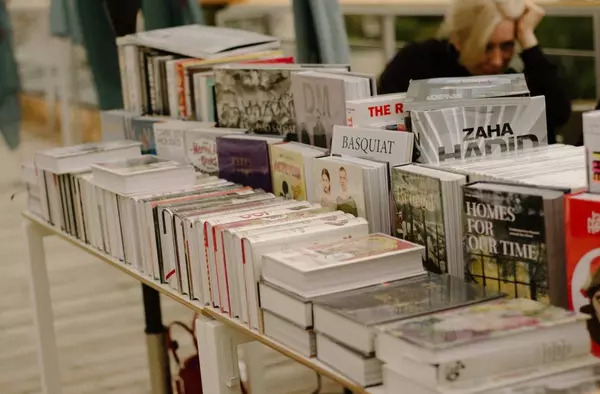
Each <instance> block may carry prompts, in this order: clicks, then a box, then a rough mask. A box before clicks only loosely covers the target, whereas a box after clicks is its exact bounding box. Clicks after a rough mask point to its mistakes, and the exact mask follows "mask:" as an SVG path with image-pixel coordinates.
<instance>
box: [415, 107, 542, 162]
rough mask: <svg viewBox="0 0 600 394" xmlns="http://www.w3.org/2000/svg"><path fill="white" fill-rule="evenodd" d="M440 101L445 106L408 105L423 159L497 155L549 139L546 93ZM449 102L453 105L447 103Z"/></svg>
mask: <svg viewBox="0 0 600 394" xmlns="http://www.w3.org/2000/svg"><path fill="white" fill-rule="evenodd" d="M439 103H441V104H438V106H442V105H443V106H444V107H442V108H435V109H427V110H425V109H417V108H415V109H411V111H410V118H411V120H410V126H411V131H412V132H414V133H415V139H416V145H417V148H418V153H417V156H418V157H417V159H418V161H419V162H421V163H440V162H444V161H447V160H462V159H467V158H470V157H479V156H491V155H498V154H500V153H502V152H507V151H508V152H511V151H520V150H523V149H526V148H535V147H537V146H540V145H547V144H548V130H547V127H546V102H545V99H544V97H543V96H538V97H531V98H530V97H517V98H497V99H486V100H481V99H471V100H465V101H459V100H457V103H456V104H448V102H444V101H440V102H439ZM407 105H408V103H407ZM413 105H416V104H415V103H413ZM448 105H453V108H446V107H447V106H448Z"/></svg>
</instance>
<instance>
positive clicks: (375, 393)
mask: <svg viewBox="0 0 600 394" xmlns="http://www.w3.org/2000/svg"><path fill="white" fill-rule="evenodd" d="M22 215H23V217H24V218H25V222H24V228H25V233H26V236H27V242H28V247H29V277H30V287H31V293H32V300H33V307H34V315H35V328H36V334H37V335H36V336H37V342H38V363H39V367H40V371H41V380H42V392H43V393H44V394H60V393H61V385H60V369H59V361H58V349H57V345H56V335H55V331H54V315H53V312H52V300H51V298H50V284H49V281H48V269H47V265H46V253H45V248H44V238H45V237H48V236H58V237H59V238H61V239H63V240H65V241H67V242H69V243H70V244H72V245H73V246H75V247H77V248H79V249H81V250H83V251H85V252H87V253H89V254H90V255H92V256H94V257H97V258H98V259H99V260H101V261H103V262H105V263H108V264H109V265H111V266H113V267H115V268H117V269H118V270H120V271H121V272H122V273H124V274H126V275H129V276H130V277H132V278H134V279H135V280H137V281H139V282H140V283H141V284H142V286H143V293H144V307H145V311H146V334H151V335H158V339H157V338H154V339H152V338H151V337H149V338H148V344H149V345H150V346H149V348H148V356H149V362H150V373H151V379H152V392H153V393H161V394H162V393H169V392H170V390H171V387H170V386H171V383H170V376H169V374H168V371H165V369H164V367H165V363H164V360H167V363H166V365H167V366H168V356H167V354H166V345H164V343H165V342H164V339H161V338H164V327H163V325H162V322H161V319H162V318H161V314H160V301H159V295H160V294H162V295H165V296H167V297H169V298H171V299H173V300H175V301H177V302H178V303H180V304H182V305H184V306H186V307H187V308H189V309H190V310H192V311H195V312H197V313H198V314H199V317H198V319H197V321H196V334H197V338H198V347H199V349H200V355H201V357H200V369H201V372H202V386H203V390H204V392H205V393H210V394H234V393H236V394H237V393H240V379H239V370H238V367H237V365H238V362H237V361H238V360H237V353H236V352H235V351H234V350H235V348H236V346H237V345H240V344H246V346H247V352H246V353H247V355H248V357H247V359H246V363H247V365H248V370H249V373H248V377H249V381H250V382H251V385H252V388H253V389H254V390H253V392H254V393H256V394H260V393H264V392H265V391H264V387H265V386H264V381H263V377H264V373H263V371H262V368H261V367H260V363H259V361H260V358H261V354H260V349H261V348H262V347H261V346H260V344H262V345H266V346H268V347H270V348H271V349H274V350H276V351H278V352H279V353H281V354H283V355H284V356H286V357H289V358H291V359H293V360H295V361H297V362H299V363H300V364H303V365H305V366H306V367H308V368H310V369H312V370H314V371H315V372H318V373H319V374H321V375H322V376H325V377H327V378H330V379H332V380H334V381H336V382H338V383H339V384H341V385H342V386H344V387H345V388H346V389H348V390H350V391H351V392H353V393H358V394H383V393H384V392H385V390H384V389H383V386H379V387H375V388H370V389H364V388H362V387H361V386H360V385H358V384H356V383H354V382H352V381H351V380H349V379H347V378H346V377H344V376H342V375H341V374H339V373H337V372H336V371H334V370H333V369H332V368H330V367H328V366H326V365H324V364H323V363H321V362H320V361H318V360H317V359H315V358H307V357H304V356H303V355H301V354H299V353H298V352H296V351H294V350H292V349H290V348H289V347H287V346H285V345H283V344H281V343H278V342H277V341H275V340H273V339H270V338H268V337H266V336H264V335H262V334H260V333H259V332H258V331H255V330H250V329H249V328H248V327H247V326H245V325H244V324H242V323H241V322H240V321H238V320H237V319H232V318H230V317H229V316H225V315H223V314H221V313H220V312H219V311H218V310H216V309H215V308H212V307H209V306H204V305H201V304H200V303H199V302H198V301H195V300H190V299H188V298H185V297H184V296H182V295H180V294H179V293H177V292H176V291H174V290H172V289H171V288H169V287H168V286H166V285H164V284H161V283H159V282H157V281H155V280H154V279H151V278H149V277H146V276H145V275H143V274H140V273H139V272H138V271H137V270H135V269H134V268H131V267H130V266H127V265H125V264H124V263H123V262H121V261H119V260H117V259H115V258H113V257H111V256H109V255H107V254H105V253H104V252H102V251H100V250H98V249H96V248H94V247H93V246H91V245H88V244H86V243H84V242H82V241H81V240H79V239H77V238H75V237H73V236H71V235H69V234H66V233H64V232H62V231H61V230H59V229H57V228H56V227H54V226H53V225H51V224H48V223H46V222H45V221H44V220H43V219H42V218H39V217H38V216H36V215H34V214H31V213H29V212H24V213H23V214H22ZM157 343H158V344H159V345H158V346H157V345H156V344H157ZM162 345H164V346H162ZM248 350H249V351H248ZM156 357H158V358H159V359H158V362H157V358H156Z"/></svg>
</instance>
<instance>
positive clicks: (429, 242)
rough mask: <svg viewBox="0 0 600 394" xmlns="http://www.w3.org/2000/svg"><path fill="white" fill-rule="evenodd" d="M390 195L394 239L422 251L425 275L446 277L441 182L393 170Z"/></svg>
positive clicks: (446, 265) (399, 168)
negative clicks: (392, 207) (391, 196)
mask: <svg viewBox="0 0 600 394" xmlns="http://www.w3.org/2000/svg"><path fill="white" fill-rule="evenodd" d="M392 193H393V196H394V203H395V207H396V216H395V220H396V223H395V224H396V225H395V228H396V233H395V235H396V236H397V237H398V238H400V239H404V240H407V241H410V242H414V243H417V244H419V245H423V246H424V247H425V256H424V258H423V265H424V267H425V269H426V270H427V271H430V272H434V273H438V274H442V273H448V271H449V267H448V256H447V252H446V231H445V225H444V204H443V198H442V182H441V181H440V180H439V179H435V178H433V177H429V176H425V175H421V174H415V173H412V172H408V171H403V169H402V167H395V168H393V169H392Z"/></svg>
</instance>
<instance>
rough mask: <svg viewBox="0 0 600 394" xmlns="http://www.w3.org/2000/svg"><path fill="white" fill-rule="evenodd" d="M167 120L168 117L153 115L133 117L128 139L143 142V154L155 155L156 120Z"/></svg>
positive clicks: (128, 130)
mask: <svg viewBox="0 0 600 394" xmlns="http://www.w3.org/2000/svg"><path fill="white" fill-rule="evenodd" d="M164 120H167V118H161V117H152V116H136V117H134V118H132V119H131V128H127V129H126V131H127V135H126V138H127V139H128V140H133V141H139V142H141V143H142V154H148V155H155V154H156V143H155V141H154V128H153V125H154V124H155V123H156V122H161V121H164Z"/></svg>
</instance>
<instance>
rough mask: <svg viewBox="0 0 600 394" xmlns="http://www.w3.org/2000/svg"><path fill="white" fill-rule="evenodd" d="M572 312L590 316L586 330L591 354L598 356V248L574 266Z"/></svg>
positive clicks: (599, 353) (599, 271)
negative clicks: (590, 344)
mask: <svg viewBox="0 0 600 394" xmlns="http://www.w3.org/2000/svg"><path fill="white" fill-rule="evenodd" d="M570 285H571V286H570V287H571V294H570V297H571V302H572V306H573V310H575V311H579V312H581V313H585V314H586V315H589V316H590V319H589V320H588V321H587V328H588V331H589V333H590V339H591V341H592V353H593V354H594V355H595V356H597V357H598V356H600V248H597V249H593V250H591V251H589V252H588V253H587V254H585V255H584V256H583V257H582V258H581V259H580V260H579V262H578V263H577V265H576V266H575V270H574V271H573V276H572V277H571V283H570Z"/></svg>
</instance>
